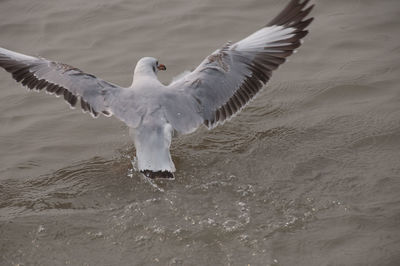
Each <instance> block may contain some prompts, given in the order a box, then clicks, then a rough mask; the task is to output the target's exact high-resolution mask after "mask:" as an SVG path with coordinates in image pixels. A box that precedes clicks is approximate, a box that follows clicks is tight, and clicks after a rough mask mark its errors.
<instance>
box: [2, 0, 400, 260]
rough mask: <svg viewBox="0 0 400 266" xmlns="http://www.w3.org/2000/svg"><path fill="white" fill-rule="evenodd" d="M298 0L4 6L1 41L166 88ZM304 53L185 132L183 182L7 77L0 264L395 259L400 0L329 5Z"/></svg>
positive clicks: (399, 218)
mask: <svg viewBox="0 0 400 266" xmlns="http://www.w3.org/2000/svg"><path fill="white" fill-rule="evenodd" d="M284 2H286V1H277V0H268V1H266V0H265V1H261V0H257V1H256V0H252V1H235V2H232V1H228V0H221V1H211V0H206V1H177V0H173V1H159V0H153V1H128V0H125V1H123V0H117V1H112V2H110V1H105V0H96V1H86V2H82V1H77V0H74V1H40V2H38V1H29V0H19V1H11V0H8V1H7V0H3V1H1V2H0V36H1V44H0V45H1V46H3V47H5V48H9V49H12V50H16V51H20V52H23V53H27V54H31V55H41V56H44V57H47V58H50V59H53V60H57V61H61V62H64V63H68V64H71V65H73V66H76V67H79V68H81V69H83V70H85V71H87V72H89V73H93V74H95V75H97V76H99V77H102V78H104V79H106V80H108V81H111V82H114V83H117V84H121V85H124V86H127V85H129V84H130V83H131V78H132V72H133V68H134V65H135V63H136V61H137V60H138V59H139V58H141V57H142V56H149V55H150V56H155V57H158V58H159V61H160V62H161V63H164V64H165V65H166V66H167V68H168V71H166V72H165V73H160V79H161V80H162V81H163V82H165V83H168V82H169V80H171V79H172V78H173V77H174V76H176V75H178V74H179V73H181V72H183V71H184V70H186V69H192V68H193V67H195V66H196V64H198V63H199V62H200V61H201V60H202V58H204V57H205V56H207V55H208V54H209V53H211V52H212V51H213V50H215V49H216V48H218V47H220V46H221V45H223V44H224V43H225V42H227V41H228V40H233V41H235V40H239V39H240V38H242V37H245V36H246V35H248V34H250V33H252V32H253V31H255V30H256V29H258V27H259V26H261V25H263V24H265V23H266V22H268V20H269V18H272V16H274V15H275V14H277V12H278V11H279V10H280V9H281V8H282V7H283V5H284V4H285V3H284ZM315 2H316V4H317V5H316V8H315V10H314V12H313V15H314V16H315V18H316V20H315V21H314V23H313V24H312V25H311V28H310V31H311V34H310V35H309V36H308V37H307V39H306V42H305V43H304V45H303V47H301V49H300V50H299V52H298V53H297V54H296V55H294V56H293V57H291V58H290V62H288V63H286V64H285V65H284V66H282V67H281V68H280V69H279V70H278V71H277V72H276V73H274V76H273V79H272V80H271V82H270V83H269V85H268V87H267V88H266V89H265V90H264V91H263V92H262V93H261V94H260V95H259V97H258V98H257V99H256V100H255V101H254V102H252V104H251V105H250V106H249V107H248V108H246V109H245V110H244V111H243V112H242V113H241V114H240V115H239V116H237V117H235V118H234V119H233V120H231V121H230V122H228V123H226V124H224V125H223V126H220V127H218V128H216V129H215V130H213V131H208V130H206V129H204V128H202V129H200V130H198V131H197V132H195V133H194V134H191V135H188V136H183V137H181V138H178V139H175V140H174V141H173V146H172V157H173V160H174V161H175V163H176V166H177V169H178V172H177V173H176V180H175V181H168V182H166V181H157V182H155V184H149V182H147V181H145V180H144V179H143V178H142V177H141V176H140V175H139V174H138V173H137V172H136V171H134V170H133V167H132V160H133V159H134V158H133V156H134V147H133V144H132V142H131V140H130V139H129V135H128V129H127V128H126V127H125V126H124V125H123V124H122V123H121V122H119V121H117V120H116V119H115V118H105V117H101V118H99V119H96V120H94V119H92V118H91V117H90V116H89V115H87V114H86V115H83V114H82V113H81V111H80V110H69V108H68V105H67V104H65V103H64V101H63V100H61V99H56V98H55V97H52V96H48V95H46V94H44V93H41V94H37V93H27V92H26V91H25V90H24V89H21V88H20V86H19V85H18V84H17V83H15V82H14V81H13V80H12V79H11V78H10V76H9V74H8V73H6V72H5V71H1V72H0V87H1V90H0V113H1V115H0V125H1V126H0V265H399V264H400V252H399V250H400V207H399V206H400V204H399V203H400V192H399V191H400V179H399V178H400V108H399V102H400V90H399V85H398V84H399V82H400V75H399V66H400V64H399V63H400V62H399V55H400V35H399V34H398V29H399V28H400V19H399V17H400V16H399V15H400V4H399V2H398V1H397V0H392V1H390V0H385V1H373V0H363V1H356V0H353V1H347V0H337V1H328V0H319V1H315Z"/></svg>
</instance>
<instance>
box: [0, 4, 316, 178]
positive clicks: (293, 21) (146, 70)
mask: <svg viewBox="0 0 400 266" xmlns="http://www.w3.org/2000/svg"><path fill="white" fill-rule="evenodd" d="M308 2H309V0H305V1H300V0H292V1H290V3H289V4H288V5H287V6H286V8H285V9H284V10H283V11H282V12H281V13H280V14H279V15H278V16H277V17H275V18H274V19H273V20H272V21H271V22H270V23H268V24H267V25H266V26H264V27H263V28H261V29H260V30H258V31H257V32H255V33H253V34H251V35H250V36H248V37H246V38H244V39H243V40H241V41H239V42H236V43H227V44H226V45H224V46H223V47H222V48H220V49H218V50H216V51H215V52H213V53H212V54H211V55H210V56H208V57H207V58H205V59H204V60H203V62H201V64H200V65H199V66H198V67H197V68H196V69H195V70H194V71H192V72H191V73H188V74H186V75H184V76H183V77H181V78H179V79H177V80H174V81H173V82H171V84H169V85H168V86H164V85H163V84H161V83H160V82H159V81H158V79H157V75H156V74H157V68H158V69H165V67H164V68H161V67H160V66H161V65H159V64H158V61H157V60H156V59H155V58H151V57H145V58H142V59H141V60H139V62H138V63H137V65H136V68H135V73H134V79H133V83H132V86H131V87H129V88H123V87H120V86H118V85H115V84H112V83H109V82H106V81H104V80H101V79H99V78H97V77H95V76H93V75H91V74H87V73H85V72H83V71H81V70H79V69H77V68H75V67H72V66H69V65H66V64H62V63H57V62H53V61H49V60H47V59H44V58H36V57H32V56H27V55H23V54H20V53H16V52H13V51H10V50H7V49H4V48H0V66H1V67H3V68H4V69H5V70H6V71H8V72H10V73H11V74H12V76H13V78H14V79H15V80H16V81H18V82H21V83H22V84H23V85H24V86H26V87H28V88H29V89H32V90H39V91H40V90H46V91H47V92H48V93H50V94H55V95H57V96H63V98H64V99H65V100H66V101H67V102H68V103H69V104H70V106H71V107H75V106H76V105H77V104H78V102H79V101H80V106H81V108H82V110H83V111H85V112H89V113H91V114H92V115H93V116H94V117H97V116H98V115H99V114H100V113H102V114H104V115H106V116H111V115H114V116H115V117H117V118H118V119H120V120H122V121H123V122H125V123H126V124H127V125H128V126H129V128H130V132H131V135H132V138H133V140H134V142H135V147H136V153H137V158H138V166H139V170H141V171H143V172H145V173H146V174H147V175H149V174H148V173H163V172H174V171H175V166H174V164H173V162H172V160H171V156H170V153H169V147H170V144H171V138H172V133H173V131H174V130H175V131H178V132H180V133H182V134H187V133H191V132H193V131H194V130H196V129H197V128H198V127H199V126H200V125H201V124H205V125H206V126H207V127H208V128H213V127H215V126H217V125H218V124H222V123H224V122H225V121H227V120H228V119H230V118H231V117H232V116H234V115H235V114H237V113H238V112H239V111H240V110H242V109H243V108H244V107H245V106H246V105H247V104H248V103H249V102H250V101H251V100H252V99H254V97H255V96H256V95H257V94H258V93H259V91H260V90H261V89H262V88H263V86H264V85H265V84H266V83H267V82H268V80H269V79H270V77H271V75H272V71H274V70H275V69H277V68H278V67H279V65H281V64H282V63H284V62H285V60H286V57H288V56H290V55H291V54H292V53H293V52H294V50H295V49H297V48H298V47H299V46H300V45H301V39H302V38H304V36H306V35H307V33H308V31H307V30H306V28H307V27H308V25H309V24H310V23H311V22H312V20H313V19H312V18H308V19H307V16H308V15H309V13H310V11H311V9H312V8H313V6H312V5H311V6H309V7H308ZM149 176H150V177H152V175H151V174H150V175H149ZM168 176H169V175H168Z"/></svg>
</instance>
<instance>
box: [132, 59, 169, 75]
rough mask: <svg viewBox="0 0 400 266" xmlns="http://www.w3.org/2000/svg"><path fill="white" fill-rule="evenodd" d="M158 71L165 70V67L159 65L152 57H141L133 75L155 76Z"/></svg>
mask: <svg viewBox="0 0 400 266" xmlns="http://www.w3.org/2000/svg"><path fill="white" fill-rule="evenodd" d="M159 70H167V68H166V67H165V65H163V64H159V63H158V60H157V59H156V58H154V57H143V58H142V59H140V60H139V61H138V62H137V64H136V68H135V74H137V73H141V74H157V72H158V71H159Z"/></svg>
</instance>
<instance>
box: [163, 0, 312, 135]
mask: <svg viewBox="0 0 400 266" xmlns="http://www.w3.org/2000/svg"><path fill="white" fill-rule="evenodd" d="M308 2H309V0H305V1H301V0H292V1H291V2H290V3H289V4H288V5H287V6H286V8H285V9H284V10H283V11H282V12H281V13H280V14H279V15H278V16H277V17H275V18H274V19H273V20H272V21H271V22H270V23H268V24H267V25H266V26H265V27H263V28H262V29H260V30H258V31H257V32H255V33H253V34H252V35H250V36H248V37H247V38H245V39H243V40H241V41H239V42H236V43H228V44H226V45H225V46H224V47H222V48H221V49H218V50H217V51H215V52H214V53H212V54H211V55H210V56H208V57H207V58H206V59H205V60H204V61H203V62H202V63H201V64H200V65H199V66H198V67H197V68H196V69H195V70H194V71H193V72H191V73H190V74H188V75H185V76H184V77H182V78H181V79H179V80H176V81H174V82H172V83H171V84H170V85H169V88H170V90H169V93H170V94H173V93H172V92H171V91H175V92H176V95H175V96H174V97H176V98H177V99H179V100H178V101H176V102H178V103H179V104H169V105H166V107H165V108H166V115H167V119H168V120H169V121H170V123H171V124H172V126H173V127H174V128H175V129H177V130H178V131H181V132H184V133H185V132H190V131H192V130H194V129H195V128H196V127H198V126H199V121H202V122H203V123H204V124H205V125H206V126H207V127H209V128H213V127H215V126H216V125H218V124H220V123H223V122H224V121H226V120H227V119H228V118H230V117H232V115H234V114H236V113H237V112H238V111H240V110H241V109H242V108H243V107H244V106H246V104H247V103H249V101H250V100H251V99H253V98H254V97H255V96H256V95H257V93H258V92H259V91H260V89H261V88H262V87H263V86H264V85H265V84H266V83H267V82H268V80H269V79H270V77H271V74H272V71H273V70H275V69H277V68H278V67H279V65H281V64H283V63H284V62H285V59H286V57H288V56H289V55H291V54H292V53H293V52H294V51H295V49H297V48H298V47H299V46H300V44H301V39H302V38H303V37H304V36H306V35H307V33H308V31H307V30H306V28H307V26H308V25H309V24H310V23H311V21H312V20H313V18H308V19H307V18H306V17H307V16H308V14H309V13H310V11H311V10H312V8H313V5H311V6H309V7H307V4H308ZM169 97H170V98H171V97H172V96H169ZM176 102H175V103H176ZM185 105H190V106H192V107H191V108H184V107H185ZM185 110H187V112H186V113H185V114H184V115H183V114H181V115H180V116H179V115H177V114H178V113H182V112H184V111H185ZM188 112H191V113H188ZM200 117H201V119H199V118H200ZM200 123H201V122H200Z"/></svg>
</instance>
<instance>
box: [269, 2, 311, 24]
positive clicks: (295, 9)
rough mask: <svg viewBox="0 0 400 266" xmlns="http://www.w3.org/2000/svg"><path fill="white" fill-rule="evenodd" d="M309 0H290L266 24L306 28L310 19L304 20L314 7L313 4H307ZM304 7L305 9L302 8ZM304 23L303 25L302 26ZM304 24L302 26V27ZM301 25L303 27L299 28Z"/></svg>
mask: <svg viewBox="0 0 400 266" xmlns="http://www.w3.org/2000/svg"><path fill="white" fill-rule="evenodd" d="M309 2H310V0H304V1H301V0H292V1H290V2H289V3H288V4H287V5H286V7H285V8H284V9H283V10H282V11H281V12H280V13H279V14H278V15H277V16H276V17H275V18H274V19H272V20H271V21H270V22H269V23H268V24H267V25H266V26H274V25H275V26H287V27H293V28H297V29H299V30H302V29H304V28H306V27H307V26H308V25H309V24H310V23H311V21H312V20H311V21H309V22H308V24H307V23H304V22H305V21H308V20H309V19H307V20H304V18H306V17H307V16H308V15H309V14H310V12H311V11H312V9H313V8H314V6H315V4H312V5H310V6H308V4H309ZM304 8H305V9H304ZM311 19H312V18H311ZM304 25H305V26H304ZM303 26H304V27H303ZM301 27H303V28H301Z"/></svg>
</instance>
